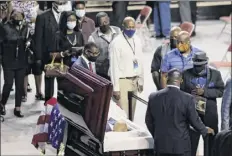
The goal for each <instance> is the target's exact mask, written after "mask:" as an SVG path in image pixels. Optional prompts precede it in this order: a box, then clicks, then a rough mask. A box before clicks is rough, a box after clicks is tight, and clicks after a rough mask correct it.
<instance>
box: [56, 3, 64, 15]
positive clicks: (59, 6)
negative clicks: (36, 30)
mask: <svg viewBox="0 0 232 156" xmlns="http://www.w3.org/2000/svg"><path fill="white" fill-rule="evenodd" d="M53 8H54V10H56V12H58V13H61V12H63V11H64V6H63V5H57V4H55V3H53Z"/></svg>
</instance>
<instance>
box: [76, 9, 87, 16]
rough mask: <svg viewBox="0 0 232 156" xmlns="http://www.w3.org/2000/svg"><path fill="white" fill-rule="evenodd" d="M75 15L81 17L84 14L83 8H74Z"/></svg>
mask: <svg viewBox="0 0 232 156" xmlns="http://www.w3.org/2000/svg"><path fill="white" fill-rule="evenodd" d="M75 12H76V15H77V17H79V18H82V17H84V16H85V10H84V9H82V10H75Z"/></svg>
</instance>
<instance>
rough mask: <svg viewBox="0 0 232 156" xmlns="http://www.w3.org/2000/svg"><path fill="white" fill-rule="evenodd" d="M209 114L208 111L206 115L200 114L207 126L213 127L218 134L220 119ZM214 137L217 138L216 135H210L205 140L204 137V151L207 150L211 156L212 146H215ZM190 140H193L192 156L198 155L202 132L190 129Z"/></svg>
mask: <svg viewBox="0 0 232 156" xmlns="http://www.w3.org/2000/svg"><path fill="white" fill-rule="evenodd" d="M206 105H207V104H206ZM208 114H209V113H208V112H207V111H206V114H205V116H203V115H201V114H199V116H200V118H201V120H202V122H203V123H204V124H205V125H206V126H208V127H210V128H212V129H213V130H214V132H215V134H217V133H218V120H217V119H214V118H213V117H211V116H210V115H208ZM214 138H215V137H214V136H212V135H208V136H207V141H205V139H204V151H207V153H208V155H209V156H211V155H212V147H213V143H214ZM190 140H191V151H192V156H196V153H197V147H198V144H199V140H200V133H199V132H196V131H194V130H192V129H190Z"/></svg>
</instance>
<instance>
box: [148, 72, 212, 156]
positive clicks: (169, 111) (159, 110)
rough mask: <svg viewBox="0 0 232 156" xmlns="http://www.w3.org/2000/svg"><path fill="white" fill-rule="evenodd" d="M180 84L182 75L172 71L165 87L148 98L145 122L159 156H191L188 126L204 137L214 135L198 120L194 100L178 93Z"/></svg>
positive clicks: (187, 95) (185, 94) (181, 92)
mask: <svg viewBox="0 0 232 156" xmlns="http://www.w3.org/2000/svg"><path fill="white" fill-rule="evenodd" d="M181 81H182V75H181V72H180V71H179V70H178V69H176V68H174V69H171V70H170V71H169V72H168V74H167V87H166V88H165V89H163V90H160V91H157V92H155V93H152V94H151V95H150V96H149V101H148V107H147V112H146V118H145V121H146V125H147V128H148V130H149V131H150V133H151V134H152V136H153V138H154V142H155V145H154V146H155V149H154V150H155V152H156V153H157V155H158V156H177V155H178V156H191V144H190V134H189V127H190V125H191V126H192V127H194V128H195V129H196V130H197V131H198V132H200V133H201V134H202V135H203V136H205V135H206V134H207V133H214V130H213V129H211V128H206V127H205V125H204V124H203V123H202V121H201V119H200V118H199V116H198V114H197V112H196V109H195V100H194V98H193V97H192V96H191V95H190V94H188V93H185V92H183V91H181V90H180V83H181Z"/></svg>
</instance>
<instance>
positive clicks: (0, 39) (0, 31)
mask: <svg viewBox="0 0 232 156" xmlns="http://www.w3.org/2000/svg"><path fill="white" fill-rule="evenodd" d="M0 34H1V35H0V64H2V55H3V49H2V48H3V47H2V44H3V41H4V36H5V31H4V28H3V24H2V23H1V24H0Z"/></svg>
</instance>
